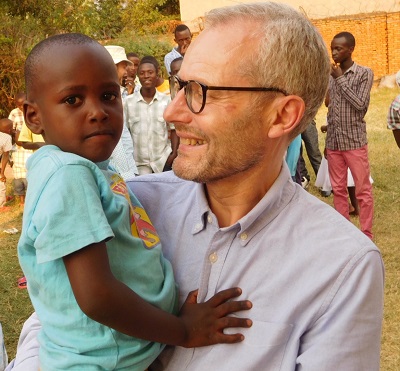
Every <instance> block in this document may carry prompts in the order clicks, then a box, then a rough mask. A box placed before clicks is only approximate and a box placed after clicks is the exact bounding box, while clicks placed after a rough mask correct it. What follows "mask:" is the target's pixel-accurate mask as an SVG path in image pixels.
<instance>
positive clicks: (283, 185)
mask: <svg viewBox="0 0 400 371" xmlns="http://www.w3.org/2000/svg"><path fill="white" fill-rule="evenodd" d="M195 186H196V202H195V209H194V219H193V225H192V234H196V233H200V232H201V231H203V230H204V229H205V228H206V226H207V218H208V217H209V216H211V217H212V219H213V220H216V217H215V215H214V214H213V213H212V212H211V210H210V207H209V205H208V202H207V197H206V194H205V189H204V185H203V184H196V185H195ZM295 193H296V185H295V184H294V183H293V181H292V178H291V176H290V171H289V168H288V167H287V165H286V162H283V164H282V168H281V172H280V173H279V176H278V178H277V179H276V180H275V182H274V184H273V185H272V187H271V188H270V189H269V191H268V192H267V193H266V194H265V195H264V197H263V198H262V199H261V200H260V202H259V203H258V204H257V205H256V206H255V207H254V208H253V209H252V210H251V211H250V212H249V213H248V214H247V215H245V216H244V217H243V218H241V219H240V220H238V222H237V223H235V224H233V225H231V226H229V227H225V228H221V231H230V230H232V229H237V237H238V238H240V240H241V244H242V246H246V245H247V244H248V243H249V241H250V240H251V238H252V237H253V236H254V235H255V234H256V233H258V232H259V231H260V230H261V229H262V228H264V227H265V225H267V224H269V223H270V222H271V221H272V220H273V219H274V218H275V217H276V216H277V215H279V214H280V212H281V211H282V209H284V208H285V207H286V206H287V204H288V203H289V202H290V200H291V199H292V198H293V196H294V195H295Z"/></svg>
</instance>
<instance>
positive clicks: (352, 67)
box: [344, 62, 358, 75]
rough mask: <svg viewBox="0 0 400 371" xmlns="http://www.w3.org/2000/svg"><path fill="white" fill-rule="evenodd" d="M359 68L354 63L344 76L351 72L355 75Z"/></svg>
mask: <svg viewBox="0 0 400 371" xmlns="http://www.w3.org/2000/svg"><path fill="white" fill-rule="evenodd" d="M357 66H358V65H357V63H356V62H353V64H352V65H351V66H350V68H348V69H347V71H346V72H345V73H344V74H345V75H346V74H347V73H349V72H351V73H355V72H356V69H357Z"/></svg>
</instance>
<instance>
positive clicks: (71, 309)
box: [18, 145, 176, 371]
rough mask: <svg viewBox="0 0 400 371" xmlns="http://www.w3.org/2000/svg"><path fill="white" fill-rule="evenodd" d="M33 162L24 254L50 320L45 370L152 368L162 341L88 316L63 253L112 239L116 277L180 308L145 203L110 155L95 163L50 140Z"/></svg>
mask: <svg viewBox="0 0 400 371" xmlns="http://www.w3.org/2000/svg"><path fill="white" fill-rule="evenodd" d="M27 169H28V176H27V178H28V183H29V187H28V192H27V196H26V203H25V209H24V218H23V228H22V234H21V238H20V241H19V244H18V254H19V259H20V264H21V267H22V269H23V271H24V274H25V276H26V278H27V281H28V291H29V295H30V297H31V300H32V303H33V306H34V308H35V310H36V312H37V314H38V317H39V319H40V321H41V323H42V326H43V328H42V331H41V333H40V335H39V342H40V365H41V371H46V370H52V371H54V370H103V369H105V370H123V369H126V370H144V369H146V368H147V367H148V365H149V364H150V363H151V362H152V361H153V360H154V359H155V358H156V357H157V355H158V354H159V352H160V351H161V350H162V349H163V345H161V344H158V343H152V342H149V341H145V340H140V339H136V338H132V337H130V336H127V335H125V334H122V333H120V332H118V331H115V330H114V329H111V328H109V327H107V326H104V325H102V324H100V323H98V322H96V321H93V320H92V319H90V318H89V317H87V316H86V315H85V314H84V313H83V312H82V311H81V309H80V308H79V306H78V304H77V302H76V300H75V297H74V294H73V292H72V288H71V286H70V282H69V279H68V276H67V273H66V270H65V266H64V262H63V259H62V258H63V257H64V256H66V255H68V254H70V253H72V252H74V251H77V250H79V249H81V248H84V247H85V246H88V245H89V244H92V243H96V242H101V241H105V240H106V241H107V242H106V244H107V252H108V256H109V261H110V267H111V270H112V272H113V274H114V276H115V277H116V278H117V279H118V280H120V281H122V282H124V283H125V284H126V285H127V286H129V287H130V288H131V289H132V290H133V291H135V292H136V293H137V294H138V295H140V296H141V297H142V298H143V299H144V300H146V301H147V302H149V303H151V304H153V305H155V306H157V307H159V308H161V309H163V310H165V311H168V312H173V311H174V310H175V309H176V287H175V283H174V277H173V273H172V267H171V265H170V263H169V262H168V261H167V260H165V259H164V257H163V255H162V252H161V244H160V239H159V237H158V235H157V232H156V230H155V228H154V227H153V225H152V223H151V221H150V219H149V218H148V216H147V214H146V212H145V210H144V209H143V207H142V206H141V205H140V203H139V201H138V200H137V199H136V197H135V196H134V195H133V194H132V192H131V191H130V190H129V189H128V187H127V186H126V184H125V182H124V181H123V179H122V178H121V177H120V176H119V175H118V174H117V173H115V172H112V171H110V170H109V169H108V163H107V162H105V163H101V164H94V163H93V162H91V161H89V160H87V159H84V158H82V157H80V156H77V155H74V154H71V153H66V152H62V151H61V150H60V149H59V148H58V147H55V146H51V145H46V146H44V147H42V148H41V149H39V150H38V151H36V152H35V153H34V154H33V155H32V156H31V157H30V159H29V160H28V162H27ZM133 320H135V319H134V318H127V321H133Z"/></svg>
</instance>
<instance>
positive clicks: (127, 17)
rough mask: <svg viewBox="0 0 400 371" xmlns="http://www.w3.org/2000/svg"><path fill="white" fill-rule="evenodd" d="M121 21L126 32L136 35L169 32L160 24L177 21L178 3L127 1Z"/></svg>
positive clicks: (157, 0) (164, 0)
mask: <svg viewBox="0 0 400 371" xmlns="http://www.w3.org/2000/svg"><path fill="white" fill-rule="evenodd" d="M122 19H123V22H124V25H125V29H126V30H127V31H134V32H136V33H138V34H151V33H154V32H156V31H159V32H165V31H169V30H166V29H165V27H164V28H163V27H162V26H163V24H162V23H163V22H165V23H166V24H167V23H168V21H169V20H174V19H175V20H176V19H179V1H178V0H127V2H126V6H125V9H124V11H123V13H122ZM166 27H167V28H168V26H166Z"/></svg>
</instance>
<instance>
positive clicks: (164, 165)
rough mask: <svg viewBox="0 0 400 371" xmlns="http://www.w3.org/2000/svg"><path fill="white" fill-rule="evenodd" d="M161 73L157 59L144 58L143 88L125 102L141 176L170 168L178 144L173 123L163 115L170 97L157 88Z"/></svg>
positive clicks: (128, 125)
mask: <svg viewBox="0 0 400 371" xmlns="http://www.w3.org/2000/svg"><path fill="white" fill-rule="evenodd" d="M158 73H159V71H158V63H157V61H156V60H155V59H154V58H147V57H143V58H142V60H141V62H140V64H139V68H138V77H139V81H140V84H141V88H140V91H139V92H135V93H133V94H132V95H129V96H128V97H127V98H126V100H125V104H124V120H125V123H126V126H127V127H128V129H129V131H130V133H131V136H132V142H133V147H134V148H135V162H136V166H137V168H138V171H139V174H140V175H143V174H151V173H160V172H162V171H167V170H170V169H171V166H172V162H173V161H174V159H175V157H176V150H177V147H178V140H177V136H176V134H175V130H174V128H173V126H171V127H170V126H169V124H168V123H167V122H166V121H165V120H164V118H163V114H164V111H165V109H166V107H167V106H168V104H169V103H170V98H169V96H167V95H165V94H163V93H160V92H159V91H157V89H156V86H157V76H158ZM169 127H170V129H171V130H170V135H171V138H170V140H169V139H168V129H169Z"/></svg>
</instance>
